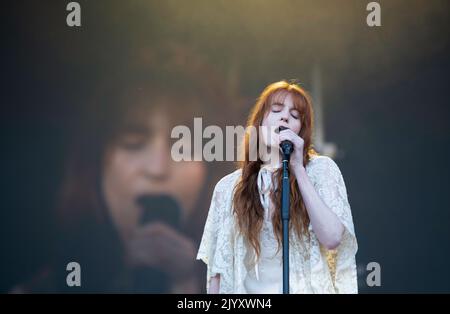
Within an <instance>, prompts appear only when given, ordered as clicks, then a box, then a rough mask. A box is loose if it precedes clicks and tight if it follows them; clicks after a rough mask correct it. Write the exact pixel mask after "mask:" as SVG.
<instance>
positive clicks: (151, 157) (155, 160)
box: [144, 135, 171, 181]
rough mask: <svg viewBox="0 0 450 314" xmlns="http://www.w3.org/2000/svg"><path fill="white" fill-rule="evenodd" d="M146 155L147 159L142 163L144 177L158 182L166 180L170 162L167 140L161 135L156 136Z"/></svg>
mask: <svg viewBox="0 0 450 314" xmlns="http://www.w3.org/2000/svg"><path fill="white" fill-rule="evenodd" d="M146 154H147V158H145V159H146V160H145V161H144V173H145V176H146V177H148V178H150V179H152V180H158V181H163V180H165V179H167V178H168V176H169V170H170V161H171V159H170V149H169V142H168V140H167V139H166V138H165V137H164V136H162V135H159V136H157V137H156V138H155V139H154V142H153V144H152V145H151V147H150V148H149V149H148V151H147V153H146Z"/></svg>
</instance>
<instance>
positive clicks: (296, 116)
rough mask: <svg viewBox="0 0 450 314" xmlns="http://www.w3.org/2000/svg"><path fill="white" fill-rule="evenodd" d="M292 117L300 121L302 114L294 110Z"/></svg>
mask: <svg viewBox="0 0 450 314" xmlns="http://www.w3.org/2000/svg"><path fill="white" fill-rule="evenodd" d="M291 116H292V117H293V118H294V119H297V120H298V119H299V118H300V113H299V112H298V111H297V110H292V111H291Z"/></svg>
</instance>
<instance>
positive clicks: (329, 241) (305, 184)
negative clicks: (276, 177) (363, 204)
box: [294, 167, 344, 249]
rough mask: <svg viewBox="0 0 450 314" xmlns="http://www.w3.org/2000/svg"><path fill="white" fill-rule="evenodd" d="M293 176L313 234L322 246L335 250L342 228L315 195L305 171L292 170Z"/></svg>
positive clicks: (340, 237) (299, 168) (334, 216)
mask: <svg viewBox="0 0 450 314" xmlns="http://www.w3.org/2000/svg"><path fill="white" fill-rule="evenodd" d="M294 174H295V177H296V178H297V182H298V187H299V189H300V193H301V194H302V197H303V201H304V203H305V206H306V210H307V211H308V215H309V219H310V221H311V225H312V228H313V230H314V233H315V234H316V236H317V238H318V239H319V241H320V243H322V245H324V246H325V247H326V248H328V249H335V248H336V247H337V246H338V245H339V244H340V243H341V240H342V234H343V232H344V226H343V225H342V223H341V222H340V221H339V218H338V217H337V216H336V214H335V213H333V212H332V211H331V209H329V208H328V206H327V205H326V204H325V203H324V202H323V201H322V199H321V198H320V196H319V195H318V194H317V191H316V190H315V188H314V186H313V184H312V183H311V181H310V179H309V177H308V175H307V173H306V169H305V168H304V167H298V168H296V169H294Z"/></svg>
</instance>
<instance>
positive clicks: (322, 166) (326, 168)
mask: <svg viewBox="0 0 450 314" xmlns="http://www.w3.org/2000/svg"><path fill="white" fill-rule="evenodd" d="M306 172H307V173H308V174H310V175H313V174H340V169H339V167H338V165H337V164H336V162H335V161H334V160H333V159H332V158H331V157H328V156H325V155H314V156H312V157H311V159H310V160H309V163H308V164H307V165H306Z"/></svg>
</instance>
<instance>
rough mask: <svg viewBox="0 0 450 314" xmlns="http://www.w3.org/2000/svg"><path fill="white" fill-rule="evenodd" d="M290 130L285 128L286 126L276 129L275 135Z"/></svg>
mask: <svg viewBox="0 0 450 314" xmlns="http://www.w3.org/2000/svg"><path fill="white" fill-rule="evenodd" d="M287 129H289V128H287V127H285V126H280V127H278V128H276V129H275V133H276V134H280V132H281V131H284V130H287Z"/></svg>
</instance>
